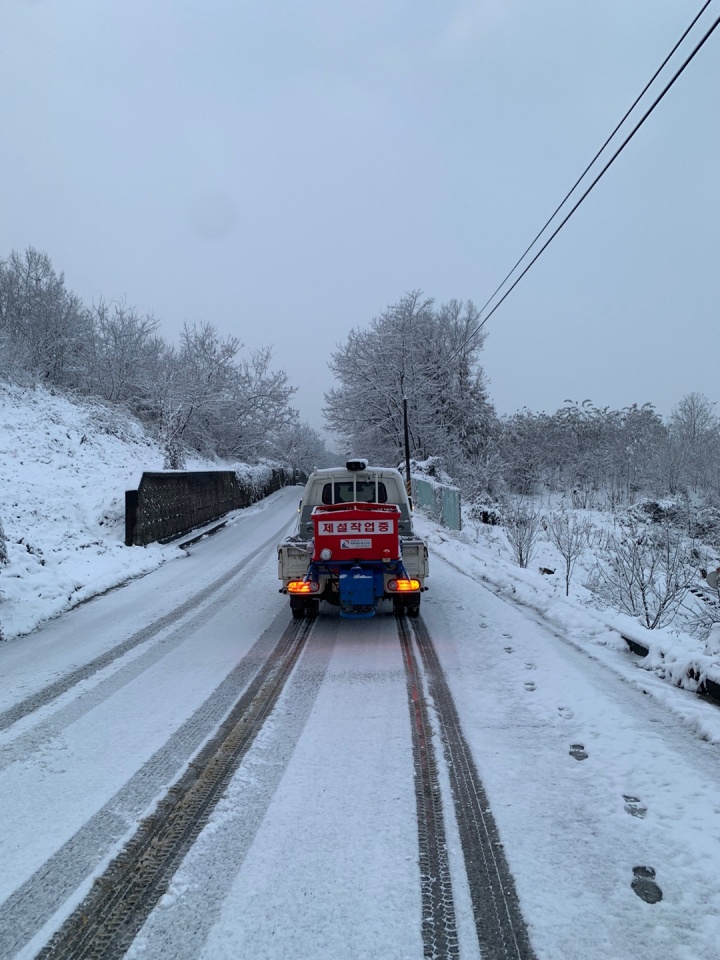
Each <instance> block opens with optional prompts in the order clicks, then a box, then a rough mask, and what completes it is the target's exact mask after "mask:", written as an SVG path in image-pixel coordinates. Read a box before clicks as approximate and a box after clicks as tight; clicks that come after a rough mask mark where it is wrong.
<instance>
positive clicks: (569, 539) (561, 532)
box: [544, 510, 593, 596]
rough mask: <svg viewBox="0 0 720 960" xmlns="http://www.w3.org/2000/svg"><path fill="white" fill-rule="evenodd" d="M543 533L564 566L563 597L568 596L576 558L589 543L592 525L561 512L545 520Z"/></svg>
mask: <svg viewBox="0 0 720 960" xmlns="http://www.w3.org/2000/svg"><path fill="white" fill-rule="evenodd" d="M544 529H545V533H546V535H547V538H548V540H549V541H550V543H552V544H553V546H554V547H555V549H556V550H557V551H558V553H559V554H560V556H561V557H562V558H563V562H564V564H565V596H569V595H570V580H571V578H572V574H573V570H574V568H575V564H576V563H577V560H578V558H579V557H580V556H581V554H582V552H583V550H584V549H585V547H587V546H588V544H589V543H590V539H591V537H592V532H593V525H592V523H591V522H590V521H589V520H588V519H587V517H582V518H579V517H577V516H574V515H572V514H570V513H568V512H567V510H561V511H559V512H557V513H551V514H550V515H549V516H548V517H546V518H545V523H544Z"/></svg>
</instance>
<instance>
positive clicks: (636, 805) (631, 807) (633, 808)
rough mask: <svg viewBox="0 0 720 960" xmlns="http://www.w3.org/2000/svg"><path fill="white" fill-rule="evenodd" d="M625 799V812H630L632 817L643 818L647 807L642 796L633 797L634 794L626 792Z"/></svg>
mask: <svg viewBox="0 0 720 960" xmlns="http://www.w3.org/2000/svg"><path fill="white" fill-rule="evenodd" d="M623 800H624V801H625V812H626V813H629V814H630V816H631V817H640V819H641V820H642V818H643V817H644V816H645V814H646V813H647V807H644V806H643V805H642V803H641V802H640V797H633V796H632V794H629V793H624V794H623Z"/></svg>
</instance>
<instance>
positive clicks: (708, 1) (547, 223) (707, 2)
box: [480, 0, 712, 319]
mask: <svg viewBox="0 0 720 960" xmlns="http://www.w3.org/2000/svg"><path fill="white" fill-rule="evenodd" d="M711 3H712V0H705V3H704V4H703V5H702V7H701V8H700V10H699V11H698V12H697V13H696V14H695V16H694V17H693V19H692V20H691V22H690V24H689V26H688V27H687V28H686V29H685V31H684V32H683V34H682V36H681V37H680V39H679V40H678V41H677V43H676V44H675V45H674V47H673V48H672V50H671V51H670V53H668V55H667V56H666V57H665V59H664V60H663V62H662V63H661V64H660V66H659V67H658V68H657V70H656V71H655V73H654V74H653V75H652V77H650V79H649V80H648V82H647V83H646V84H645V86H644V87H643V88H642V90H641V91H640V93H639V94H638V95H637V97H636V98H635V99H634V100H633V102H632V104H631V106H630V107H629V108H628V109H627V110H626V112H625V113H624V114H623V117H622V119H621V120H620V121H619V123H618V124H617V125H616V126H615V129H614V130H613V131H612V133H611V134H610V136H609V137H608V138H607V139H606V140H605V142H604V143H603V145H602V146H601V147H600V149H599V150H598V151H597V153H596V154H595V156H594V157H593V158H592V160H591V161H590V163H589V164H588V165H587V166H586V167H585V169H584V170H583V172H582V173H581V174H580V176H579V177H578V178H577V180H576V181H575V183H574V184H573V185H572V186H571V187H570V189H569V190H568V192H567V193H566V194H565V196H564V197H563V198H562V200H561V201H560V203H559V204H558V205H557V207H555V209H554V210H553V212H552V214H551V215H550V216H549V217H548V219H547V220H546V221H545V223H544V224H543V225H542V227H541V228H540V230H539V231H538V233H537V234H536V235H535V236H534V237H533V239H532V241H531V242H530V244H528V246H527V247H526V249H525V250H524V251H523V253H522V255H521V256H520V257H519V258H518V260H517V261H516V262H515V263H514V264H513V266H512V269H511V270H509V271H508V273H507V275H506V276H505V277H504V278H503V280H502V283H500V284H499V285H498V286H497V287H496V288H495V290H493V292H492V294H491V295H490V296H489V297H488V299H487V300H486V301H485V303H484V304H483V305H482V307H480V313H482V312H483V310H484V309H485V308H486V307H487V306H488V304H490V303H492V301H493V300H494V299H495V297H496V296H497V294H498V293H499V292H500V290H502V288H503V287H504V286H505V284H506V283H507V281H508V280H509V279H510V277H511V276H512V275H513V274H514V273H515V271H516V270H517V268H518V267H519V266H520V264H521V263H522V262H523V260H524V259H525V257H526V256H527V255H528V253H529V252H530V251H531V250H532V248H533V247H534V246H535V244H536V243H537V242H538V240H539V239H540V237H541V236H542V235H543V234H544V233H545V231H546V230H547V228H548V227H549V226H550V224H551V223H552V221H553V220H554V219H555V217H556V216H557V215H558V213H559V212H560V210H561V209H562V208H563V207H564V206H565V204H566V203H567V201H568V200H569V199H570V197H571V195H572V194H573V193H574V192H575V190H576V189H577V187H578V186H579V184H580V183H581V181H582V180H584V179H585V176H586V174H587V173H588V171H589V170H590V168H591V167H592V166H594V164H595V161H596V160H597V159H598V158H599V156H600V155H601V154H602V153H603V151H604V150H605V148H606V147H607V145H608V144H609V143H610V141H611V140H612V139H613V137H614V136H615V134H616V133H617V132H618V130H619V129H620V127H622V125H623V124H624V123H625V121H626V120H627V118H628V117H629V116H630V114H631V113H632V112H633V110H634V109H635V107H636V106H637V105H638V103H639V102H640V101H641V100H642V98H643V97H644V96H645V94H646V93H647V91H648V90H649V88H650V87H651V86H652V84H653V83H654V81H655V80H656V79H657V77H658V75H659V74H660V73H661V72H662V70H663V69H664V68H665V66H666V64H667V62H668V60H670V58H671V57H672V55H673V54H674V53H675V51H676V50H677V48H678V47H679V46H680V44H681V43H682V42H683V40H684V39H685V37H686V36H687V35H688V33H690V31H691V30H692V28H693V27H694V26H695V24H696V23H697V21H698V20H699V19H700V17H701V16H702V14H703V13H704V11H705V10H706V9H707V7H708V6H709V5H710V4H711ZM486 319H487V318H486Z"/></svg>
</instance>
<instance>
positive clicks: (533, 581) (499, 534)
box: [416, 514, 720, 739]
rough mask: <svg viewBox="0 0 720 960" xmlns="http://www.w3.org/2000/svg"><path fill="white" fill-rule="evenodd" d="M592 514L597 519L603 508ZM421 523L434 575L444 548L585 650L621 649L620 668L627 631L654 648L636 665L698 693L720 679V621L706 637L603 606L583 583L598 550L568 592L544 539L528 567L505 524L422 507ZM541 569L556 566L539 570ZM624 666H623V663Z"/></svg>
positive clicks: (463, 567) (448, 556)
mask: <svg viewBox="0 0 720 960" xmlns="http://www.w3.org/2000/svg"><path fill="white" fill-rule="evenodd" d="M593 520H594V521H596V522H597V521H598V517H597V515H595V516H594V517H593ZM416 525H417V527H418V529H419V530H420V531H421V532H422V534H423V536H425V537H427V539H428V543H429V548H430V556H431V575H432V555H433V554H438V555H440V556H442V557H443V559H445V560H446V561H447V562H448V563H450V564H452V565H453V566H454V567H456V568H457V569H458V570H460V571H461V572H463V573H465V574H466V575H467V576H469V577H472V578H473V579H474V580H478V581H481V582H484V583H486V584H488V585H489V586H490V587H491V589H492V590H493V592H495V593H498V594H501V595H503V596H505V597H507V598H508V599H509V600H511V601H512V602H513V603H516V604H518V605H520V606H522V607H524V608H526V609H528V610H530V611H534V612H536V613H537V614H539V615H540V616H541V617H542V618H543V619H545V620H547V621H549V622H550V623H552V624H555V625H556V626H557V627H558V629H559V630H560V631H562V632H563V634H565V635H566V636H568V637H569V638H571V639H572V641H573V642H574V643H576V644H577V645H578V646H581V647H583V649H585V650H586V651H588V652H590V653H592V652H593V648H595V651H596V652H597V651H598V648H604V649H605V650H612V651H615V652H616V654H617V656H616V657H615V658H614V659H615V660H616V663H617V666H618V668H619V667H620V666H621V665H624V664H626V662H627V654H628V645H627V643H626V641H625V640H624V639H623V638H624V637H628V638H629V639H630V640H632V641H634V642H635V643H636V644H637V645H639V646H641V647H644V648H645V649H647V650H648V655H647V656H646V657H644V658H641V659H639V660H638V661H637V664H638V666H640V667H641V668H642V669H643V670H646V671H648V672H650V673H652V674H654V675H655V676H656V677H658V678H660V679H662V680H667V681H670V682H671V683H672V684H674V685H675V686H678V687H682V688H683V689H685V690H689V691H691V692H693V693H694V692H697V691H698V689H699V688H700V686H701V684H702V683H703V682H704V681H706V680H710V681H711V682H712V683H714V684H718V685H720V653H718V651H719V650H720V646H719V645H718V639H720V637H719V636H718V634H720V628H715V629H714V631H713V632H712V633H711V635H710V638H709V639H707V640H701V639H700V638H698V637H696V636H693V635H692V634H690V633H688V632H685V631H684V630H683V629H682V621H679V622H676V623H674V624H673V625H671V626H668V627H664V628H659V629H656V630H648V629H647V628H645V627H643V626H642V625H641V624H640V623H638V622H637V621H636V620H634V619H632V618H631V617H629V616H627V615H626V614H622V613H617V612H615V611H613V610H610V609H607V608H606V609H598V607H597V598H596V596H595V595H594V594H592V593H591V592H590V591H589V590H588V589H587V588H586V587H585V586H583V583H584V581H585V580H586V579H587V576H588V574H589V570H590V566H591V564H592V561H593V557H592V556H589V555H587V556H585V557H583V558H581V559H580V561H579V563H578V568H577V570H576V573H575V575H574V577H573V580H572V583H571V587H570V596H566V595H565V583H564V576H563V565H562V558H561V557H560V556H559V554H558V552H557V551H556V550H555V548H554V547H553V546H552V544H551V543H549V542H548V541H546V540H544V541H541V542H540V543H539V548H538V554H537V556H536V558H535V560H534V561H533V565H532V567H528V568H525V569H522V568H520V567H519V566H517V564H516V563H514V562H513V560H512V559H511V551H510V549H509V548H508V545H507V540H506V537H505V534H504V532H503V530H502V528H501V527H497V526H496V527H491V526H485V525H483V524H478V525H474V524H468V525H467V526H466V529H465V530H464V531H462V532H460V533H455V532H453V531H450V530H446V529H444V528H441V527H439V526H438V525H437V524H435V523H433V522H432V521H430V520H428V519H427V518H426V517H418V515H417V514H416ZM541 569H543V570H547V571H554V572H551V573H549V574H548V573H540V572H539V571H540V570H541ZM430 584H432V579H431V580H430ZM431 589H432V587H431ZM604 659H606V662H607V658H604ZM611 659H612V658H611ZM620 672H623V673H625V671H624V669H623V670H621V671H620ZM703 733H704V734H707V731H703ZM716 735H717V731H713V732H712V733H711V734H710V736H711V738H712V739H716Z"/></svg>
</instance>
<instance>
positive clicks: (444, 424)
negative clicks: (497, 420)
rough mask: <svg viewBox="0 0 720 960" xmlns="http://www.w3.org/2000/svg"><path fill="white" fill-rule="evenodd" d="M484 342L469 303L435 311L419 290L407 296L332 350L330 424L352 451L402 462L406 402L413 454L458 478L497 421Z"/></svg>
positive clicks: (327, 399)
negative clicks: (439, 462) (482, 355)
mask: <svg viewBox="0 0 720 960" xmlns="http://www.w3.org/2000/svg"><path fill="white" fill-rule="evenodd" d="M484 339H485V334H484V332H483V330H482V327H481V324H480V321H479V311H478V310H477V309H476V308H475V307H474V305H473V304H472V303H471V302H470V301H468V302H467V303H465V304H462V303H460V302H458V301H454V300H453V301H450V302H449V303H447V304H444V305H442V306H441V307H439V308H437V309H436V308H435V306H434V301H433V300H432V299H431V298H427V297H424V296H423V294H422V293H421V292H420V291H414V292H412V293H409V294H406V295H405V296H404V297H403V298H402V300H400V301H399V302H398V303H396V304H393V305H391V306H390V307H388V308H387V310H385V312H384V313H382V314H380V316H378V317H375V318H374V319H373V320H372V321H371V323H370V325H369V327H368V328H366V329H362V330H357V329H355V330H352V331H351V332H350V334H349V336H348V339H347V341H346V343H345V344H344V345H342V346H340V347H338V349H337V350H336V351H335V352H334V353H333V354H332V359H331V361H330V369H331V370H332V372H333V373H334V375H335V378H336V381H337V383H338V385H337V386H336V387H334V388H333V389H331V390H330V391H329V392H328V393H327V394H326V395H325V407H324V415H325V421H326V424H327V427H328V429H330V430H332V431H333V432H334V433H336V434H338V435H339V436H340V437H341V439H342V440H343V442H344V443H345V444H346V445H347V447H348V449H351V450H353V451H355V452H357V453H359V454H360V453H362V454H365V455H368V456H371V457H372V458H373V459H377V460H378V461H380V462H385V463H398V462H400V461H401V460H402V458H403V455H404V424H403V401H404V399H405V400H406V401H407V408H408V421H409V439H410V453H411V455H412V456H413V457H415V458H417V459H419V460H424V459H427V457H429V456H441V457H442V458H443V460H444V461H445V464H446V467H447V469H448V470H449V472H451V473H453V474H454V475H456V476H457V475H458V474H459V473H460V472H461V471H462V469H463V467H464V466H465V465H467V464H468V463H471V462H472V461H473V459H474V458H477V457H480V456H482V453H483V450H484V447H485V444H486V442H487V434H488V425H489V423H490V421H491V420H492V418H493V410H492V407H491V406H490V403H489V400H488V397H487V391H486V387H485V382H484V377H483V373H482V370H481V368H480V366H479V364H478V354H479V352H480V350H481V349H482V345H483V342H484Z"/></svg>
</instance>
